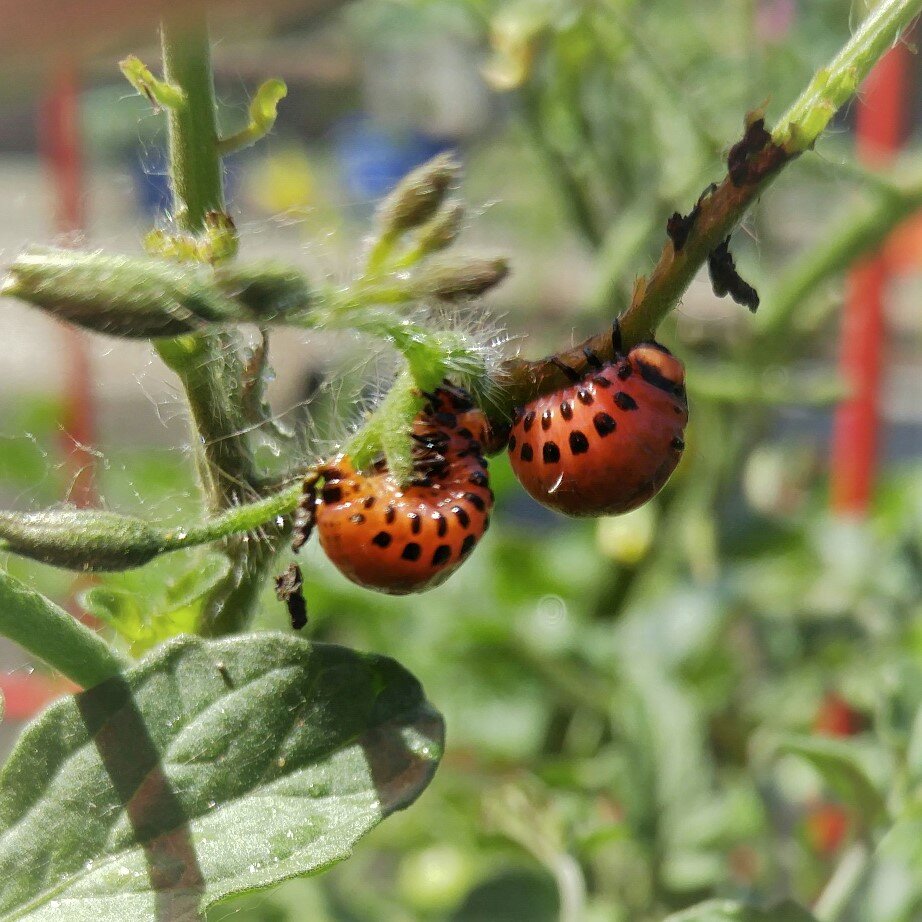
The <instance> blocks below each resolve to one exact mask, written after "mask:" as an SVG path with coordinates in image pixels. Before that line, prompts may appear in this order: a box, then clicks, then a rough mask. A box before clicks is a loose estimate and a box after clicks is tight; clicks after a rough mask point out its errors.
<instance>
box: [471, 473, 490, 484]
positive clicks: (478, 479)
mask: <svg viewBox="0 0 922 922" xmlns="http://www.w3.org/2000/svg"><path fill="white" fill-rule="evenodd" d="M467 482H468V483H472V484H473V485H474V486H475V487H486V486H489V485H490V478H489V477H487V475H486V474H484V472H483V471H474V473H473V474H471V476H470V477H468V478H467Z"/></svg>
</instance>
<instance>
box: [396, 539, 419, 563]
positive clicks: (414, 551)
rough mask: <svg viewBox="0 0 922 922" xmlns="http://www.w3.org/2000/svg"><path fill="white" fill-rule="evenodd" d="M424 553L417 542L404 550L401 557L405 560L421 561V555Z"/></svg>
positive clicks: (412, 542) (413, 542) (411, 543)
mask: <svg viewBox="0 0 922 922" xmlns="http://www.w3.org/2000/svg"><path fill="white" fill-rule="evenodd" d="M422 552H423V549H422V548H421V547H420V546H419V545H418V544H417V543H416V542H415V541H411V542H410V543H409V544H408V545H407V546H406V547H405V548H404V549H403V553H402V554H401V555H400V556H401V557H402V558H403V559H404V560H419V555H420V554H422Z"/></svg>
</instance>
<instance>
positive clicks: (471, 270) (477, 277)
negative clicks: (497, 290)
mask: <svg viewBox="0 0 922 922" xmlns="http://www.w3.org/2000/svg"><path fill="white" fill-rule="evenodd" d="M508 274H509V264H508V262H506V260H505V259H469V260H467V261H466V262H463V263H459V264H457V265H441V266H432V267H430V268H429V269H428V270H427V271H425V272H423V273H421V274H420V276H419V278H418V279H417V282H416V294H417V297H421V298H422V297H427V296H428V297H435V298H439V299H441V300H442V301H457V300H459V299H461V298H476V297H478V296H479V295H482V294H483V293H484V292H486V291H489V289H491V288H492V287H493V286H494V285H498V284H499V283H500V282H501V281H502V280H503V279H504V278H505V277H506V276H507V275H508Z"/></svg>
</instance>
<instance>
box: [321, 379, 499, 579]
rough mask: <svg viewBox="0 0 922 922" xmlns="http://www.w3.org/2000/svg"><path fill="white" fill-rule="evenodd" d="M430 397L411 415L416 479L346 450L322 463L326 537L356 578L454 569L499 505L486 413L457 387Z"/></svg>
mask: <svg viewBox="0 0 922 922" xmlns="http://www.w3.org/2000/svg"><path fill="white" fill-rule="evenodd" d="M427 397H428V398H429V403H428V404H427V405H426V406H425V407H424V409H423V412H422V413H420V415H419V416H418V417H417V418H416V420H415V421H414V424H413V433H412V437H413V439H414V440H415V441H416V446H417V447H416V451H415V458H414V461H415V468H416V472H417V475H416V479H415V482H414V483H412V484H410V485H408V486H401V485H400V484H399V483H397V481H396V480H395V479H394V478H393V477H391V475H390V473H389V472H388V470H387V468H386V466H385V465H384V464H383V463H382V464H379V465H378V466H377V468H376V470H375V471H374V472H373V473H371V474H369V475H365V474H362V473H361V472H358V471H356V470H355V468H354V466H353V464H352V462H351V461H350V459H349V458H348V456H345V455H343V456H341V457H339V458H336V459H334V460H333V461H332V462H330V463H329V464H327V465H325V466H324V467H321V468H320V469H319V473H320V474H321V475H322V477H323V478H324V485H323V487H322V488H321V490H320V493H319V497H318V499H317V502H316V506H315V509H314V518H315V521H316V528H317V532H318V534H319V537H320V544H321V546H322V547H323V549H324V551H325V552H326V554H327V556H328V557H329V558H330V560H332V561H333V563H334V564H335V565H336V567H337V568H338V569H339V570H340V572H342V573H343V574H344V575H345V576H347V577H348V578H349V579H351V580H352V581H353V582H355V583H358V584H359V585H361V586H366V587H368V588H371V589H377V590H379V591H381V592H387V593H391V594H394V595H403V594H406V593H409V592H421V591H423V590H425V589H429V588H431V587H433V586H437V585H438V584H439V583H442V582H443V581H444V580H445V579H447V578H448V576H450V575H451V574H452V573H453V572H454V571H455V570H456V569H457V568H458V567H459V566H460V565H461V563H462V562H463V561H464V560H465V559H466V558H467V556H468V555H469V554H470V553H471V551H473V549H474V547H475V545H476V544H477V542H478V541H479V540H480V538H481V537H482V536H483V533H484V532H485V531H486V530H487V527H488V525H489V522H490V510H491V509H492V506H493V493H492V491H491V490H490V486H489V479H488V476H487V462H486V460H485V459H484V457H483V454H482V447H481V446H482V445H483V443H484V441H485V439H486V437H487V423H486V419H485V417H484V415H483V414H482V413H481V412H480V411H479V410H478V409H476V408H475V407H474V405H473V404H472V403H471V401H470V400H469V399H468V397H467V395H466V394H465V393H464V392H463V391H461V390H459V389H457V388H452V387H442V388H439V389H438V390H437V391H435V393H433V394H429V395H427Z"/></svg>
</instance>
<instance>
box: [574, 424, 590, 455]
mask: <svg viewBox="0 0 922 922" xmlns="http://www.w3.org/2000/svg"><path fill="white" fill-rule="evenodd" d="M570 451H572V452H573V454H574V455H582V454H585V453H586V452H587V451H589V439H587V438H586V436H585V435H583V433H582V432H580V431H579V429H574V430H573V432H571V433H570Z"/></svg>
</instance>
